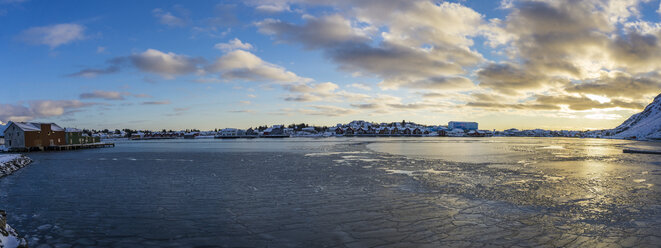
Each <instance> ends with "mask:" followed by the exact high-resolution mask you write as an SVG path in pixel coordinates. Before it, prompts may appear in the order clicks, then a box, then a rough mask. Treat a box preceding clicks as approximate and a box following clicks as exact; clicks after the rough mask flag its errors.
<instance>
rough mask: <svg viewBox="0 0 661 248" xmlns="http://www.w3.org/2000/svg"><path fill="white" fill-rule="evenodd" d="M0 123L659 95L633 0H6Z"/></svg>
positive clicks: (201, 125) (657, 34)
mask: <svg viewBox="0 0 661 248" xmlns="http://www.w3.org/2000/svg"><path fill="white" fill-rule="evenodd" d="M0 30H1V31H0V75H2V76H0V85H1V86H2V87H0V122H1V123H7V122H8V121H43V122H56V123H58V124H60V125H61V126H66V127H78V128H94V129H103V128H108V129H115V128H120V129H123V128H132V129H151V130H160V129H173V130H180V129H186V128H197V129H203V130H209V129H215V128H225V127H237V128H248V127H254V126H258V125H272V124H290V123H303V122H304V123H308V124H313V125H335V124H336V123H346V122H349V121H352V120H367V121H374V122H393V121H401V120H407V121H413V122H416V123H420V124H427V125H445V124H447V122H448V121H476V122H479V124H480V128H481V129H498V130H502V129H507V128H519V129H532V128H544V129H552V130H585V129H603V128H613V127H615V126H617V125H618V124H620V123H621V122H622V121H624V120H625V119H626V118H628V117H629V116H630V115H632V114H634V113H637V112H640V111H641V110H642V109H643V108H644V107H645V106H646V105H647V104H648V103H650V102H651V101H652V99H653V98H654V97H655V96H656V95H658V94H659V93H661V74H660V72H659V69H660V67H661V41H660V40H659V39H660V38H661V4H660V3H659V1H637V0H631V1H630V0H611V1H608V0H604V1H598V0H582V1H575V0H567V1H565V0H552V1H551V0H548V1H545V0H533V1H528V0H522V1H518V0H503V1H471V0H465V1H425V0H364V1H348V0H335V1H327V0H267V1H258V0H248V1H121V0H117V1H36V0H0Z"/></svg>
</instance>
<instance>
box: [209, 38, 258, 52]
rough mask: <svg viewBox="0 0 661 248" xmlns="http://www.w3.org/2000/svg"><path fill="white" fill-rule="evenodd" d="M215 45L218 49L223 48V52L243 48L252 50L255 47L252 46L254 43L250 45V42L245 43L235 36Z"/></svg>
mask: <svg viewBox="0 0 661 248" xmlns="http://www.w3.org/2000/svg"><path fill="white" fill-rule="evenodd" d="M213 47H214V48H216V49H218V50H221V51H223V52H231V51H234V50H237V49H241V50H252V49H253V47H252V45H250V43H243V42H241V40H239V39H238V38H234V39H232V40H230V41H228V42H227V43H218V44H216V45H215V46H213Z"/></svg>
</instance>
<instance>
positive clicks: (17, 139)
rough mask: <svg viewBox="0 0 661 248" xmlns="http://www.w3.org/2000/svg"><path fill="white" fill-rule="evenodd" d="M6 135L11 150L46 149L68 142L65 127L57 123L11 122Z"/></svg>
mask: <svg viewBox="0 0 661 248" xmlns="http://www.w3.org/2000/svg"><path fill="white" fill-rule="evenodd" d="M4 135H5V146H6V147H7V149H9V150H32V149H40V150H44V149H45V148H46V147H53V146H61V145H65V144H66V135H65V132H64V129H63V128H62V127H60V126H58V125H57V124H55V123H35V122H9V124H7V129H5V132H4Z"/></svg>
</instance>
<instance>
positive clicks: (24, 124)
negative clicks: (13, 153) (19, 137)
mask: <svg viewBox="0 0 661 248" xmlns="http://www.w3.org/2000/svg"><path fill="white" fill-rule="evenodd" d="M14 124H16V126H17V127H18V128H20V129H21V130H23V131H41V126H35V125H34V124H36V123H29V122H14Z"/></svg>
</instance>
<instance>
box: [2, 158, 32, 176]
mask: <svg viewBox="0 0 661 248" xmlns="http://www.w3.org/2000/svg"><path fill="white" fill-rule="evenodd" d="M31 162H32V159H30V158H28V157H26V156H23V155H21V154H0V177H3V176H6V175H9V174H11V173H12V172H14V171H17V170H18V169H20V168H23V167H25V166H26V165H28V164H30V163H31Z"/></svg>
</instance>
